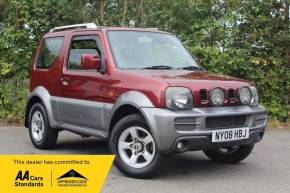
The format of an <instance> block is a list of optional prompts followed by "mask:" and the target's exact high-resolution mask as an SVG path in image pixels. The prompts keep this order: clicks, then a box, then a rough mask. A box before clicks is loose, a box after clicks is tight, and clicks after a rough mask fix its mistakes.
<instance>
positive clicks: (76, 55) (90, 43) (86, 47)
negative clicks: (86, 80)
mask: <svg viewBox="0 0 290 193" xmlns="http://www.w3.org/2000/svg"><path fill="white" fill-rule="evenodd" d="M98 43H99V40H98V38H97V37H92V38H91V39H90V38H80V37H76V38H73V39H72V43H71V47H70V51H69V58H68V69H71V70H81V57H82V55H83V54H95V55H97V56H98V57H99V58H100V49H99V48H98Z"/></svg>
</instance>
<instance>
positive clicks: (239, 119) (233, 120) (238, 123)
mask: <svg viewBox="0 0 290 193" xmlns="http://www.w3.org/2000/svg"><path fill="white" fill-rule="evenodd" d="M246 120H247V116H246V115H237V116H222V117H207V118H206V121H205V124H206V128H233V127H243V126H245V124H246Z"/></svg>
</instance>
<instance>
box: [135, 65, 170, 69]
mask: <svg viewBox="0 0 290 193" xmlns="http://www.w3.org/2000/svg"><path fill="white" fill-rule="evenodd" d="M141 69H164V70H171V69H173V68H172V67H171V66H166V65H159V66H148V67H145V68H141Z"/></svg>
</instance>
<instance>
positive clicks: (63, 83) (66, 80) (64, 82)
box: [61, 77, 69, 86]
mask: <svg viewBox="0 0 290 193" xmlns="http://www.w3.org/2000/svg"><path fill="white" fill-rule="evenodd" d="M61 83H62V85H63V86H68V85H69V78H66V77H64V78H61Z"/></svg>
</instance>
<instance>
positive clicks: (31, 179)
mask: <svg viewBox="0 0 290 193" xmlns="http://www.w3.org/2000/svg"><path fill="white" fill-rule="evenodd" d="M43 180H44V179H43V177H40V176H34V175H31V174H30V172H29V171H28V170H26V171H22V170H20V171H18V173H17V175H16V177H15V182H14V186H16V187H27V186H28V187H42V186H43Z"/></svg>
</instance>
